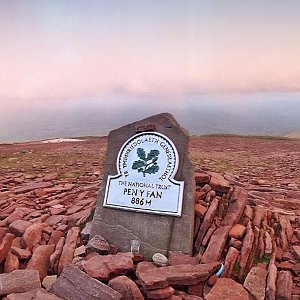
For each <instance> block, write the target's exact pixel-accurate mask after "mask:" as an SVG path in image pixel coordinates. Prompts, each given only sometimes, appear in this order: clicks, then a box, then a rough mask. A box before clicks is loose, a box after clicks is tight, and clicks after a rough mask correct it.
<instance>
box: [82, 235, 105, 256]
mask: <svg viewBox="0 0 300 300" xmlns="http://www.w3.org/2000/svg"><path fill="white" fill-rule="evenodd" d="M109 249H110V246H109V243H108V242H107V241H106V240H105V238H103V237H102V236H101V235H99V234H96V235H95V236H94V237H93V238H92V239H90V240H89V242H88V243H87V245H86V253H87V254H89V253H91V252H97V253H99V254H101V255H106V254H108V252H109Z"/></svg>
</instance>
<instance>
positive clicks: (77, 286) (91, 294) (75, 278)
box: [49, 265, 123, 300]
mask: <svg viewBox="0 0 300 300" xmlns="http://www.w3.org/2000/svg"><path fill="white" fill-rule="evenodd" d="M49 292H50V293H53V294H55V295H57V296H58V297H61V298H63V299H66V295H68V297H67V299H68V300H82V299H85V300H99V299H105V300H120V299H122V297H123V296H122V295H121V294H120V293H118V292H117V291H115V290H114V289H112V288H110V287H109V286H107V285H106V284H104V283H102V282H100V281H98V280H96V279H94V278H92V277H90V276H89V275H87V274H86V273H84V272H82V271H81V270H80V269H79V268H77V267H75V266H73V265H68V266H67V267H65V268H64V270H63V272H62V273H61V275H60V276H59V277H58V279H57V280H56V281H55V282H54V283H53V285H52V286H51V288H50V290H49Z"/></svg>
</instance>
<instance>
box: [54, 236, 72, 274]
mask: <svg viewBox="0 0 300 300" xmlns="http://www.w3.org/2000/svg"><path fill="white" fill-rule="evenodd" d="M64 244H65V238H64V237H61V238H60V240H59V241H58V242H57V244H56V246H55V251H54V252H53V254H51V256H50V268H51V270H52V271H53V272H54V273H57V272H58V271H57V269H58V262H59V258H60V256H61V253H62V250H63V247H64ZM50 245H51V244H50ZM74 251H75V250H74Z"/></svg>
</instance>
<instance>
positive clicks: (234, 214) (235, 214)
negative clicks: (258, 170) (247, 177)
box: [222, 186, 247, 226]
mask: <svg viewBox="0 0 300 300" xmlns="http://www.w3.org/2000/svg"><path fill="white" fill-rule="evenodd" d="M246 204H247V191H246V190H244V189H243V188H240V187H238V186H236V187H235V189H234V191H233V193H232V196H231V198H230V204H229V207H228V210H227V213H226V216H225V217H224V219H223V221H222V225H223V226H226V225H230V226H233V225H234V224H237V223H238V222H239V220H240V218H241V216H242V214H243V211H244V208H245V206H246Z"/></svg>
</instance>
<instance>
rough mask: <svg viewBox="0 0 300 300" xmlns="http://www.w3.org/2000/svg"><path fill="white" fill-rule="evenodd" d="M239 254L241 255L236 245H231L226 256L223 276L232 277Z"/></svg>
mask: <svg viewBox="0 0 300 300" xmlns="http://www.w3.org/2000/svg"><path fill="white" fill-rule="evenodd" d="M238 256H239V251H238V250H237V249H235V248H234V247H230V248H229V250H228V253H227V255H226V258H225V264H224V272H223V273H222V275H221V277H228V278H230V277H231V274H232V271H233V268H234V265H235V263H236V261H237V258H238Z"/></svg>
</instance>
